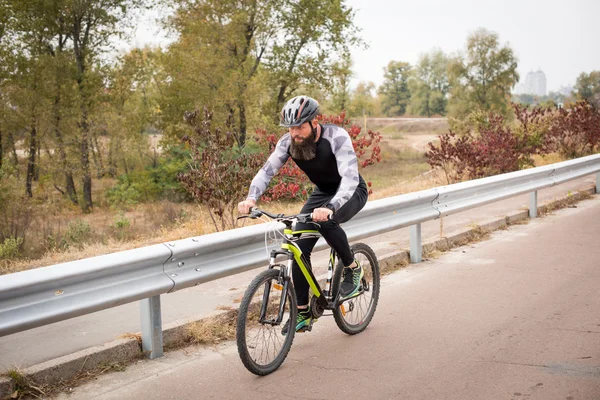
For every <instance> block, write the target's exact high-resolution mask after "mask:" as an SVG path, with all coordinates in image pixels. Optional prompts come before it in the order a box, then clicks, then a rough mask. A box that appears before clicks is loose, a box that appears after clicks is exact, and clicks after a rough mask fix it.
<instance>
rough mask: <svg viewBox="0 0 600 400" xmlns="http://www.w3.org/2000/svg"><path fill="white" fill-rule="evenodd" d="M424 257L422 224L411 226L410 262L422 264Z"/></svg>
mask: <svg viewBox="0 0 600 400" xmlns="http://www.w3.org/2000/svg"><path fill="white" fill-rule="evenodd" d="M422 255H423V248H422V247H421V224H420V223H419V224H415V225H411V226H410V262H411V263H420V262H421V257H422Z"/></svg>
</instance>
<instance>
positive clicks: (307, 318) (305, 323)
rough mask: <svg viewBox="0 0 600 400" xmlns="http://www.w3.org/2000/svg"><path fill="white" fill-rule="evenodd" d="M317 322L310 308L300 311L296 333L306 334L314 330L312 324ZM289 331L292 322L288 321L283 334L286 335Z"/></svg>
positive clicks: (297, 317)
mask: <svg viewBox="0 0 600 400" xmlns="http://www.w3.org/2000/svg"><path fill="white" fill-rule="evenodd" d="M315 322H317V319H316V318H313V316H312V313H311V312H310V308H309V309H307V310H302V311H300V310H298V315H297V316H296V332H306V331H310V330H311V329H312V324H314V323H315ZM288 329H290V320H289V319H288V320H287V322H286V323H285V325H283V328H282V329H281V334H282V335H286V334H287V333H288Z"/></svg>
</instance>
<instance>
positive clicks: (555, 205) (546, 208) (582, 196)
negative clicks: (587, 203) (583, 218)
mask: <svg viewBox="0 0 600 400" xmlns="http://www.w3.org/2000/svg"><path fill="white" fill-rule="evenodd" d="M591 197H592V195H591V194H590V193H589V192H587V191H580V192H577V193H575V194H572V193H571V192H569V194H568V195H567V197H566V198H562V199H559V200H555V201H553V202H551V203H548V204H545V205H543V206H541V207H538V215H539V216H540V217H543V216H546V215H549V214H552V213H553V212H554V211H556V210H559V209H561V208H566V207H572V206H573V205H574V204H575V203H577V202H579V201H581V200H587V199H589V198H591Z"/></svg>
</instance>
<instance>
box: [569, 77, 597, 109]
mask: <svg viewBox="0 0 600 400" xmlns="http://www.w3.org/2000/svg"><path fill="white" fill-rule="evenodd" d="M574 89H575V93H576V96H577V99H578V100H587V101H588V102H589V103H590V104H593V105H594V106H595V107H596V109H600V71H592V72H590V73H589V74H586V73H585V72H582V73H581V74H580V75H579V76H578V77H577V82H576V83H575V88H574Z"/></svg>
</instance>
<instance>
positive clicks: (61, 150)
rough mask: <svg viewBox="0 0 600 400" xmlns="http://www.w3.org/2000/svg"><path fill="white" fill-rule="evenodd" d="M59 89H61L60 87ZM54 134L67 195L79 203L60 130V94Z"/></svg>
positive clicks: (57, 102)
mask: <svg viewBox="0 0 600 400" xmlns="http://www.w3.org/2000/svg"><path fill="white" fill-rule="evenodd" d="M57 90H60V88H58V89H57ZM53 111H54V136H55V137H56V147H57V151H58V157H59V162H60V165H61V167H62V169H63V172H64V174H65V187H66V192H67V195H68V196H69V199H70V200H71V202H72V203H73V204H75V205H77V192H76V190H75V181H74V180H73V172H72V171H71V167H70V166H69V163H68V161H67V151H66V150H65V142H64V140H63V137H62V132H61V131H60V120H61V116H60V94H57V95H56V96H55V97H54V110H53Z"/></svg>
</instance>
